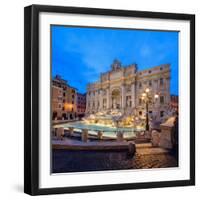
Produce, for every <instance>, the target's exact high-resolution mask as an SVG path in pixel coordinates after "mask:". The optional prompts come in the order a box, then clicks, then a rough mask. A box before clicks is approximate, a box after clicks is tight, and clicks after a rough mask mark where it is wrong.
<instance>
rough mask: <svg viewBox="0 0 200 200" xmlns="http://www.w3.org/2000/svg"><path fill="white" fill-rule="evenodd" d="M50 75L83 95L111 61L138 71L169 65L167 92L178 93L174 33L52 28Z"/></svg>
mask: <svg viewBox="0 0 200 200" xmlns="http://www.w3.org/2000/svg"><path fill="white" fill-rule="evenodd" d="M51 31H52V76H53V77H54V76H55V75H56V74H58V75H61V76H62V78H63V79H65V80H67V81H68V83H69V84H70V85H71V86H73V87H75V88H77V89H78V91H79V92H82V93H84V92H86V85H87V83H89V82H94V81H97V80H98V79H99V76H100V73H102V72H106V71H108V70H110V66H111V64H112V62H113V60H114V59H118V60H120V61H121V62H122V65H129V64H132V63H136V64H137V65H138V70H143V69H147V68H151V67H154V66H158V65H160V64H165V63H169V64H171V85H170V93H171V94H176V95H177V94H178V32H166V31H147V30H133V29H132V30H127V29H123V30H122V29H104V28H84V27H66V26H52V27H51Z"/></svg>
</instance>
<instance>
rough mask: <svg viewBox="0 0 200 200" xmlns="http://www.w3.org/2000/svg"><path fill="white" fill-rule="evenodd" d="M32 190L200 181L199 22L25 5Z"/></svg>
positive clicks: (27, 184)
mask: <svg viewBox="0 0 200 200" xmlns="http://www.w3.org/2000/svg"><path fill="white" fill-rule="evenodd" d="M24 35H25V46H24V49H25V50H24V51H25V62H24V63H25V64H24V67H25V95H24V96H25V101H24V102H25V114H24V125H25V127H24V138H25V140H24V191H25V193H28V194H31V195H40V194H57V193H75V192H93V191H106V190H124V189H140V188H155V187H171V186H186V185H194V184H195V16H194V15H191V14H175V13H158V12H142V11H130V10H129V11H126V10H109V9H96V8H80V7H59V6H44V5H32V6H28V7H26V8H25V27H24Z"/></svg>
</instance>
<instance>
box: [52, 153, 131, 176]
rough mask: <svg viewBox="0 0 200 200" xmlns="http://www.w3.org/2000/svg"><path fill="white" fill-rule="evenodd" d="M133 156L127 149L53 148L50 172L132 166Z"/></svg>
mask: <svg viewBox="0 0 200 200" xmlns="http://www.w3.org/2000/svg"><path fill="white" fill-rule="evenodd" d="M133 159H134V158H133V157H132V156H130V155H128V153H127V151H91V150H90V151H80V150H64V149H54V150H53V152H52V172H53V173H61V172H62V173H63V172H83V171H98V170H117V169H131V168H133Z"/></svg>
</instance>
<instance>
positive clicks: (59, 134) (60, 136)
mask: <svg viewBox="0 0 200 200" xmlns="http://www.w3.org/2000/svg"><path fill="white" fill-rule="evenodd" d="M56 136H57V138H58V139H60V140H62V139H63V136H64V128H63V127H59V128H57V131H56Z"/></svg>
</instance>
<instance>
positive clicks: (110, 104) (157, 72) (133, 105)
mask: <svg viewBox="0 0 200 200" xmlns="http://www.w3.org/2000/svg"><path fill="white" fill-rule="evenodd" d="M146 88H149V90H150V91H149V92H150V94H151V95H152V96H155V95H158V97H159V98H157V101H156V102H154V103H152V104H150V105H149V111H150V114H154V115H156V116H159V118H162V117H163V116H164V115H165V112H167V109H168V106H169V103H170V65H169V64H163V65H159V66H156V67H152V68H149V69H146V70H142V71H138V70H137V65H136V64H131V65H129V66H122V64H121V62H120V61H118V60H114V62H113V64H112V65H111V70H110V71H108V72H106V73H102V74H101V75H100V79H99V81H98V82H94V83H90V84H88V85H87V98H86V99H87V102H86V113H87V114H92V113H97V112H108V113H109V112H111V111H112V110H119V111H120V112H121V113H123V114H127V113H129V114H135V115H139V116H141V115H145V106H144V104H143V102H142V99H141V96H142V93H143V92H144V90H145V89H146Z"/></svg>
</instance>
